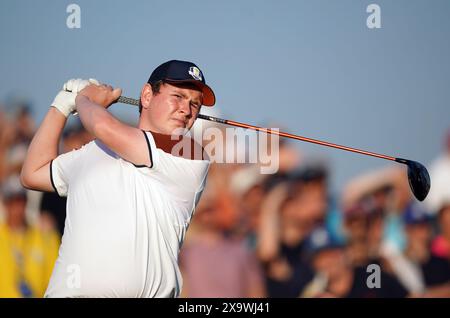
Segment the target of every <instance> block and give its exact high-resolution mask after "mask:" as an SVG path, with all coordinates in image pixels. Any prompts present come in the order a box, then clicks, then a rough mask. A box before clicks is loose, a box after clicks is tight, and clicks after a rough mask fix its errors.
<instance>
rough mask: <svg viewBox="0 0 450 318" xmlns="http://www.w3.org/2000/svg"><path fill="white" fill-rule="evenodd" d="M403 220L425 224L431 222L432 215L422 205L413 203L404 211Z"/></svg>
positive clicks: (409, 222)
mask: <svg viewBox="0 0 450 318" xmlns="http://www.w3.org/2000/svg"><path fill="white" fill-rule="evenodd" d="M403 221H404V222H405V224H407V225H414V224H423V223H428V222H430V221H431V217H430V215H428V213H427V211H426V210H425V209H424V208H422V207H421V206H420V205H418V204H414V203H411V204H409V205H408V206H407V207H406V210H405V211H404V212H403Z"/></svg>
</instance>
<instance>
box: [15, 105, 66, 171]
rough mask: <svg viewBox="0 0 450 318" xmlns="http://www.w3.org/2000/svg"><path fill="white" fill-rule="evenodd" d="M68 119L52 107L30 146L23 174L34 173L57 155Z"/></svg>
mask: <svg viewBox="0 0 450 318" xmlns="http://www.w3.org/2000/svg"><path fill="white" fill-rule="evenodd" d="M66 120H67V118H66V117H65V116H64V115H63V114H62V113H61V112H60V111H59V110H57V109H56V108H54V107H50V109H49V111H48V112H47V114H46V115H45V118H44V120H43V121H42V123H41V125H40V126H39V129H38V130H37V132H36V133H35V135H34V137H33V140H32V141H31V144H30V146H29V148H28V152H27V155H26V157H25V162H24V164H23V167H22V175H25V176H26V175H30V174H32V173H33V172H35V171H37V170H38V169H40V168H41V167H43V166H45V165H46V164H47V163H49V162H50V161H51V160H53V159H54V158H56V157H57V155H58V144H59V138H60V136H61V133H62V131H63V129H64V125H65V124H66Z"/></svg>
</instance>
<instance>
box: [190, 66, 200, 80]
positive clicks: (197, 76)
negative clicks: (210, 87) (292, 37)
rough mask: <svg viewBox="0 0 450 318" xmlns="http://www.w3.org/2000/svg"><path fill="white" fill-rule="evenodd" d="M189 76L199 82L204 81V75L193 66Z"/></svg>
mask: <svg viewBox="0 0 450 318" xmlns="http://www.w3.org/2000/svg"><path fill="white" fill-rule="evenodd" d="M189 75H191V76H192V77H193V78H194V79H196V80H197V81H201V80H202V73H201V72H200V70H199V69H198V67H195V66H191V67H190V68H189Z"/></svg>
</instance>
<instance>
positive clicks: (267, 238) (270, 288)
mask: <svg viewBox="0 0 450 318" xmlns="http://www.w3.org/2000/svg"><path fill="white" fill-rule="evenodd" d="M310 189H313V191H315V190H314V188H307V187H306V188H304V189H303V191H302V192H301V194H300V193H298V195H297V196H294V195H293V193H292V192H291V191H289V184H288V183H287V182H281V183H279V184H277V185H275V186H274V187H273V189H271V190H270V191H269V192H268V194H267V196H266V197H265V199H264V201H263V203H262V210H261V220H260V229H259V239H258V245H257V255H258V257H259V259H260V261H261V263H262V264H263V266H264V271H265V277H266V286H267V292H268V296H269V297H297V296H298V295H299V294H300V292H301V290H302V289H303V288H304V287H305V286H306V284H307V283H308V282H309V281H310V280H311V279H312V277H313V272H312V269H311V268H310V267H309V265H308V264H307V263H306V262H305V261H304V260H303V253H304V240H305V238H306V237H307V236H308V234H309V233H310V232H311V231H312V229H313V228H314V226H315V222H316V220H315V216H316V215H317V213H316V211H317V210H316V206H317V205H316V204H315V202H314V199H313V200H311V199H312V198H313V197H312V196H310V192H309V190H310Z"/></svg>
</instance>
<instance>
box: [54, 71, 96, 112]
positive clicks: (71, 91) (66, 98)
mask: <svg viewBox="0 0 450 318" xmlns="http://www.w3.org/2000/svg"><path fill="white" fill-rule="evenodd" d="M90 84H95V85H100V83H99V82H98V81H97V80H96V79H94V78H90V79H89V80H83V79H81V78H77V79H71V80H69V81H67V82H66V83H64V86H63V90H62V91H60V92H59V93H58V95H56V97H55V99H54V100H53V103H52V104H51V106H53V107H55V108H56V109H58V110H59V111H60V112H61V113H62V114H63V115H64V116H66V117H68V116H69V115H70V114H71V113H74V112H75V111H76V105H75V98H76V97H77V94H78V92H80V91H81V90H82V89H83V88H85V87H86V86H88V85H90Z"/></svg>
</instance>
